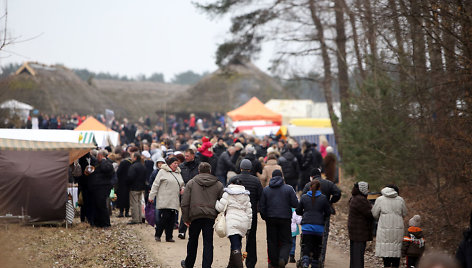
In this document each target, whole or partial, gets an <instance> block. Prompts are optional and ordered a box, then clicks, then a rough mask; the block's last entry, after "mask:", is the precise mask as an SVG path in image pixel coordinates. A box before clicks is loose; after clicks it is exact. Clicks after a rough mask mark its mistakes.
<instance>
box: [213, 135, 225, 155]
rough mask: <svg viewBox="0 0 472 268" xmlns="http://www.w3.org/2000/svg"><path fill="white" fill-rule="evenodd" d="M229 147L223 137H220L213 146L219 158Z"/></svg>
mask: <svg viewBox="0 0 472 268" xmlns="http://www.w3.org/2000/svg"><path fill="white" fill-rule="evenodd" d="M227 147H228V146H226V144H225V141H224V140H223V138H218V143H217V144H216V145H215V146H214V147H213V153H215V154H216V156H217V157H218V158H219V157H220V155H221V154H222V153H224V152H225V151H226V148H227Z"/></svg>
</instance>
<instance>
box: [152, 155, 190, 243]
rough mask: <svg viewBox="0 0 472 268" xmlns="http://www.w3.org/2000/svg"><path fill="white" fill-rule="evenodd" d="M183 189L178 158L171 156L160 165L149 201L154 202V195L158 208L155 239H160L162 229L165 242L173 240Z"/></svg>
mask: <svg viewBox="0 0 472 268" xmlns="http://www.w3.org/2000/svg"><path fill="white" fill-rule="evenodd" d="M183 189H184V180H183V179H182V176H181V175H180V168H179V160H178V159H177V158H175V157H172V158H170V159H168V160H167V163H166V164H163V165H162V166H161V169H160V171H159V173H157V176H156V179H155V180H154V182H153V184H152V187H151V192H150V193H149V200H148V201H149V202H151V203H152V202H154V197H156V209H158V210H159V213H160V217H159V218H160V220H159V223H158V226H157V229H156V234H155V239H156V241H158V242H160V241H161V236H162V233H163V231H164V230H165V233H166V241H167V242H175V240H174V239H172V232H173V230H174V223H175V217H176V213H177V211H178V209H179V207H180V198H179V197H180V194H182V192H183Z"/></svg>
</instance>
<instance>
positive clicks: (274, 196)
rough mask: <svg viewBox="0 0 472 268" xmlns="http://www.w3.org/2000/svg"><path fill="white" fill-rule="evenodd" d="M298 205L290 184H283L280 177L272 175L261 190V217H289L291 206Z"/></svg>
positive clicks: (290, 216)
mask: <svg viewBox="0 0 472 268" xmlns="http://www.w3.org/2000/svg"><path fill="white" fill-rule="evenodd" d="M297 206H298V199H297V195H296V194H295V190H293V188H292V186H290V185H287V184H285V182H284V179H283V178H282V177H279V176H277V177H272V179H270V182H269V186H267V187H265V188H264V190H263V191H262V197H261V201H260V202H259V212H260V213H261V217H262V219H264V220H265V219H266V218H279V219H291V218H292V208H296V207H297Z"/></svg>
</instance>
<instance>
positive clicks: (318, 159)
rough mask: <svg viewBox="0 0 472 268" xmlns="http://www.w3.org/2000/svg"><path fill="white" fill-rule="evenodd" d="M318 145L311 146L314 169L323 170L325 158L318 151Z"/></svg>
mask: <svg viewBox="0 0 472 268" xmlns="http://www.w3.org/2000/svg"><path fill="white" fill-rule="evenodd" d="M317 146H318V145H317V144H316V143H313V144H312V145H311V149H312V151H313V167H314V168H320V169H321V168H322V167H323V156H322V155H321V153H320V151H318V149H316V147H317Z"/></svg>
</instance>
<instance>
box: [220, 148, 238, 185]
mask: <svg viewBox="0 0 472 268" xmlns="http://www.w3.org/2000/svg"><path fill="white" fill-rule="evenodd" d="M235 151H236V149H235V148H234V147H232V146H231V147H229V148H228V150H227V151H225V152H224V153H222V154H221V155H220V157H219V158H218V165H216V177H217V178H218V180H219V181H220V182H221V183H222V184H223V185H224V186H226V180H227V179H228V178H227V174H228V171H234V170H235V169H236V168H235V166H234V164H233V162H231V156H232V155H233V154H234V152H235Z"/></svg>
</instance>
